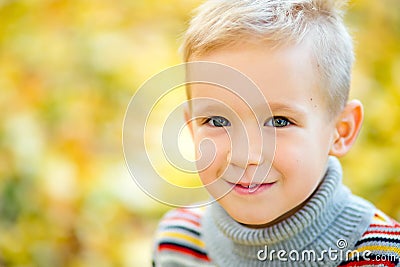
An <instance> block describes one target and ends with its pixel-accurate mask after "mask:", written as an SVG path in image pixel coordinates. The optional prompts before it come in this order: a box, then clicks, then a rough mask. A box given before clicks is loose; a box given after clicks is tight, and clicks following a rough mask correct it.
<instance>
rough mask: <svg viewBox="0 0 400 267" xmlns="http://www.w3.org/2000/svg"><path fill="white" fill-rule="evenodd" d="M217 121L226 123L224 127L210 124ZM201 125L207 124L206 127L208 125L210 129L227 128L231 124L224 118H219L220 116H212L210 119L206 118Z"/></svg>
mask: <svg viewBox="0 0 400 267" xmlns="http://www.w3.org/2000/svg"><path fill="white" fill-rule="evenodd" d="M217 119H219V120H224V122H226V125H222V124H220V126H217V125H215V124H212V121H216V120H217ZM203 124H208V125H210V126H212V127H227V126H231V123H230V122H229V121H228V120H227V119H225V118H224V117H221V116H212V117H209V118H206V120H205V121H204V122H203Z"/></svg>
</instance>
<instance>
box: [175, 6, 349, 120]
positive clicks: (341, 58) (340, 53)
mask: <svg viewBox="0 0 400 267" xmlns="http://www.w3.org/2000/svg"><path fill="white" fill-rule="evenodd" d="M346 2H347V1H334V0H208V1H206V2H205V3H204V4H202V5H201V6H200V7H199V8H198V9H197V10H196V11H197V14H196V15H195V16H194V17H193V19H192V20H191V22H190V25H189V27H188V29H187V31H186V33H185V35H184V38H183V43H182V46H181V51H182V53H183V57H184V61H185V62H188V61H190V60H191V58H193V57H196V56H197V57H198V56H201V55H204V54H206V53H208V52H211V51H214V50H216V49H219V48H224V47H228V46H231V45H234V44H238V43H245V42H247V40H252V41H255V40H256V41H260V42H263V41H266V42H268V43H271V42H272V44H273V45H274V46H280V45H284V44H297V43H300V42H302V41H304V40H305V39H306V38H307V39H310V40H311V42H310V43H311V48H312V52H313V54H314V57H315V62H316V65H317V69H318V71H319V74H320V78H321V82H322V83H321V88H322V89H327V91H328V95H327V96H328V102H329V105H328V106H329V112H331V114H337V113H338V112H339V111H340V110H342V108H343V107H344V106H345V104H346V102H347V100H348V95H349V89H350V80H351V68H352V65H353V61H354V53H353V41H352V38H351V36H350V34H349V32H348V30H347V28H346V26H345V24H344V22H343V14H344V6H346V4H347V3H346Z"/></svg>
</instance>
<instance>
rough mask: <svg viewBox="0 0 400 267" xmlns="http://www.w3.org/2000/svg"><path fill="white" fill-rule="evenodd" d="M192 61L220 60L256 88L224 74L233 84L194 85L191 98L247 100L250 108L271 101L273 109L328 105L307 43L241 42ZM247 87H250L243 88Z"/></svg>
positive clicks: (238, 101)
mask: <svg viewBox="0 0 400 267" xmlns="http://www.w3.org/2000/svg"><path fill="white" fill-rule="evenodd" d="M193 60H195V61H210V62H217V63H219V64H223V65H227V66H229V67H231V68H234V69H236V70H237V71H238V73H239V74H242V75H244V76H246V77H248V78H249V79H250V80H251V81H252V82H254V87H253V86H251V85H249V84H246V85H245V84H243V85H242V84H240V83H239V82H237V81H236V80H235V79H236V78H235V77H228V78H227V77H221V78H222V79H225V80H226V79H232V80H233V81H232V82H231V84H232V86H231V87H225V88H222V87H218V86H216V85H211V84H192V85H191V86H190V97H191V98H192V99H196V98H209V99H215V100H218V101H214V102H215V103H217V102H218V103H219V102H223V103H231V105H233V107H235V105H239V104H240V102H244V103H245V104H247V105H249V106H250V107H251V108H254V107H256V106H257V105H262V104H263V103H264V102H268V104H269V105H270V106H271V109H273V107H289V108H290V107H291V106H293V107H295V106H297V107H299V106H304V107H303V108H310V107H312V106H315V105H319V106H321V105H326V103H325V102H326V101H325V100H326V97H325V96H324V95H323V94H322V93H321V88H319V84H320V83H319V77H320V76H319V75H318V69H317V67H316V64H315V61H314V58H313V56H312V53H311V50H310V48H309V45H307V43H304V44H299V45H293V46H285V47H279V48H271V47H268V46H265V45H262V44H258V45H254V44H244V45H243V44H242V45H238V46H235V47H231V48H222V49H219V50H215V51H213V52H210V53H208V54H207V55H203V56H198V57H196V58H193ZM214 75H216V76H217V75H218V74H214ZM221 76H223V74H221ZM246 86H248V88H243V87H246ZM255 90H256V91H257V92H255ZM199 103H200V102H199ZM310 105H311V106H310ZM272 111H273V110H272Z"/></svg>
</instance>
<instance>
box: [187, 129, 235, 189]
mask: <svg viewBox="0 0 400 267" xmlns="http://www.w3.org/2000/svg"><path fill="white" fill-rule="evenodd" d="M195 146H196V147H195V149H196V167H197V170H198V172H199V175H200V178H201V180H202V181H203V183H205V184H207V183H209V182H211V181H214V180H215V179H217V178H219V176H220V175H221V174H222V173H223V172H224V170H225V169H226V167H227V166H228V164H229V162H228V160H227V158H228V154H229V147H230V143H229V139H227V138H225V136H219V137H213V138H210V137H208V138H202V139H198V140H195Z"/></svg>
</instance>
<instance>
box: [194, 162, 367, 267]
mask: <svg viewBox="0 0 400 267" xmlns="http://www.w3.org/2000/svg"><path fill="white" fill-rule="evenodd" d="M373 210H374V209H373V206H372V204H370V203H369V202H367V201H365V200H362V199H360V198H358V197H356V196H354V195H352V194H351V192H350V191H349V190H348V189H347V188H346V187H345V186H344V185H343V184H342V168H341V165H340V163H339V161H338V160H337V159H336V158H334V157H330V159H329V162H328V168H327V172H326V174H325V176H324V178H323V181H322V183H321V185H320V186H319V187H318V189H317V191H316V192H315V193H314V194H313V196H312V197H311V198H310V199H309V201H308V202H307V203H306V204H305V205H304V206H303V207H302V208H301V209H300V210H299V211H297V212H296V213H295V214H293V215H292V216H290V217H289V218H287V219H285V220H284V221H281V222H279V223H277V224H275V225H272V226H270V227H267V228H262V229H251V228H248V227H245V226H243V225H241V224H239V223H238V222H236V221H235V220H233V219H232V218H231V217H230V216H229V215H228V214H227V213H226V212H225V210H224V209H223V208H222V207H221V206H220V205H219V204H218V202H215V203H213V204H212V205H211V206H209V207H208V208H207V210H206V214H205V216H204V218H203V222H202V223H203V226H204V228H203V229H204V232H203V235H204V240H205V243H206V248H207V251H208V253H209V256H210V258H211V259H212V261H213V262H214V263H215V264H217V265H218V266H229V267H231V266H232V267H233V266H337V265H338V264H339V263H340V262H341V261H342V260H344V258H343V257H341V256H340V254H339V253H337V254H336V255H337V259H336V260H334V258H332V256H329V255H328V253H323V252H322V251H323V250H329V249H331V250H339V249H340V248H342V249H343V250H344V251H347V250H352V249H353V248H354V246H355V243H356V242H357V241H358V240H359V238H360V237H361V236H362V234H363V233H364V231H365V230H366V229H367V227H368V226H369V222H370V220H371V218H372V216H373ZM340 240H341V241H340ZM339 241H340V242H342V243H341V244H340V245H339V247H338V244H337V243H338V242H339ZM343 242H345V243H343ZM343 244H345V247H343ZM266 248H267V249H268V251H266V250H265V249H266ZM260 250H264V251H266V253H270V252H271V251H272V250H275V251H279V250H284V251H285V252H286V253H287V254H286V258H289V257H288V253H290V251H292V250H296V251H297V252H298V253H299V254H300V255H301V253H302V251H305V250H313V251H315V253H316V256H317V257H322V258H323V259H320V260H315V261H311V262H310V261H307V262H299V261H291V260H290V258H289V259H288V261H280V260H278V259H277V258H276V256H277V253H275V254H274V256H275V259H274V260H273V261H271V260H270V259H269V257H268V254H260V255H261V256H267V259H266V260H265V261H260V260H259V259H258V258H257V255H258V253H259V251H260ZM292 255H293V257H294V256H295V254H292ZM342 255H343V253H342ZM293 257H292V258H293ZM300 259H301V256H300Z"/></svg>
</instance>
